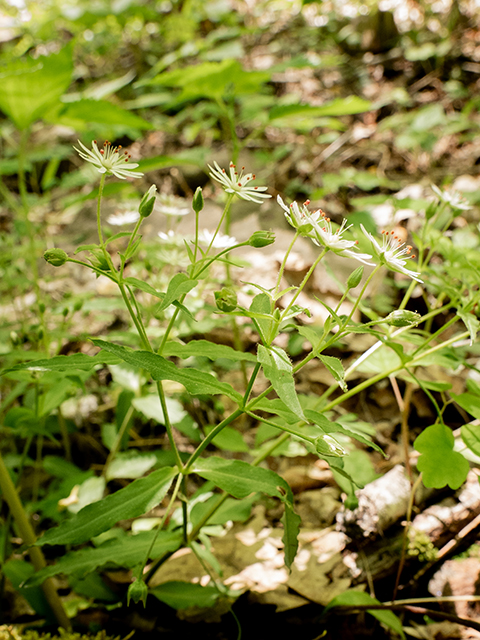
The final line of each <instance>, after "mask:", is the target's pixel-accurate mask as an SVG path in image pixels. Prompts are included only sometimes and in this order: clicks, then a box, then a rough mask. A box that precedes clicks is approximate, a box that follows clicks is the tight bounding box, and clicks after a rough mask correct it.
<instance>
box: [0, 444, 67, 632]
mask: <svg viewBox="0 0 480 640" xmlns="http://www.w3.org/2000/svg"><path fill="white" fill-rule="evenodd" d="M0 489H1V490H2V493H3V497H4V498H5V500H6V502H7V504H8V507H9V509H10V512H11V514H12V516H13V518H14V519H15V522H16V525H17V527H18V530H19V531H20V535H21V536H22V539H23V542H24V544H26V545H28V546H29V547H30V549H29V550H28V553H29V555H30V559H31V561H32V564H33V566H34V568H35V570H36V571H40V570H41V569H43V568H44V567H46V566H47V563H46V562H45V558H44V557H43V553H42V551H41V549H40V548H39V547H34V546H32V545H34V544H35V542H36V541H37V538H36V536H35V532H34V531H33V529H32V525H31V524H30V521H29V520H28V517H27V514H26V513H25V510H24V508H23V506H22V503H21V502H20V498H19V497H18V493H17V490H16V489H15V486H14V484H13V482H12V479H11V478H10V474H9V473H8V470H7V467H6V466H5V463H4V462H3V458H2V456H1V455H0ZM42 590H43V592H44V594H45V597H46V599H47V602H48V604H49V605H50V607H51V609H52V611H53V613H54V615H55V618H56V620H57V622H58V624H59V625H60V626H61V627H63V628H64V629H67V631H70V630H71V628H72V627H71V625H70V620H69V619H68V616H67V614H66V612H65V609H64V608H63V604H62V601H61V600H60V598H59V597H58V593H57V590H56V588H55V583H54V582H53V580H52V578H47V579H46V580H45V581H44V582H43V584H42Z"/></svg>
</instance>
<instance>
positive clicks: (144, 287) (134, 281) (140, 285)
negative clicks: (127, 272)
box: [124, 277, 165, 300]
mask: <svg viewBox="0 0 480 640" xmlns="http://www.w3.org/2000/svg"><path fill="white" fill-rule="evenodd" d="M124 282H125V284H128V285H129V286H130V287H135V288H136V289H140V290H141V291H145V293H149V294H150V295H151V296H155V297H156V298H160V300H163V298H164V297H165V294H164V293H162V292H161V291H157V290H156V289H154V288H153V287H152V286H151V285H149V284H148V283H147V282H144V281H143V280H139V279H138V278H132V277H130V278H125V280H124Z"/></svg>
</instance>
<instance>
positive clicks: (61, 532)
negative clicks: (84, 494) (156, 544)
mask: <svg viewBox="0 0 480 640" xmlns="http://www.w3.org/2000/svg"><path fill="white" fill-rule="evenodd" d="M177 473H178V471H177V469H175V468H173V467H163V468H162V469H158V470H157V471H154V472H153V473H151V474H150V475H148V476H147V477H146V478H139V479H138V480H135V481H134V482H132V483H131V484H129V485H128V486H127V487H125V488H124V489H120V491H117V492H116V493H113V494H111V495H109V496H107V497H106V498H103V500H99V501H98V502H94V503H93V504H89V505H87V506H86V507H84V508H83V509H81V510H80V511H79V512H78V513H77V514H76V515H75V516H74V517H73V518H71V519H70V520H67V521H66V522H64V523H62V524H61V525H59V526H58V527H55V528H54V529H50V530H49V531H47V532H46V533H45V534H44V535H43V536H42V537H41V538H40V539H39V540H37V542H36V545H37V546H41V545H44V544H52V545H53V544H80V543H81V542H85V541H86V540H90V539H91V538H93V537H94V536H98V535H99V534H100V533H103V532H104V531H108V529H110V528H111V527H113V525H114V524H116V523H117V522H119V521H120V520H128V519H129V518H136V517H138V516H141V515H143V514H144V513H146V512H147V511H150V509H152V508H153V507H155V506H156V505H158V503H159V502H161V501H162V500H163V498H164V497H165V494H166V493H167V491H168V489H169V488H170V485H171V484H172V480H173V478H174V477H175V476H176V475H177Z"/></svg>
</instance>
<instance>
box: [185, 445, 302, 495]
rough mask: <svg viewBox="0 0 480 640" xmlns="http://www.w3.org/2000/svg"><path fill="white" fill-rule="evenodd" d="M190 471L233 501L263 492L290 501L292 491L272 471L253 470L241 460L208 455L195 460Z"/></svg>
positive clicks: (256, 468) (258, 468) (254, 468)
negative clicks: (231, 497) (209, 482)
mask: <svg viewBox="0 0 480 640" xmlns="http://www.w3.org/2000/svg"><path fill="white" fill-rule="evenodd" d="M192 471H193V472H194V473H196V474H198V475H199V476H201V477H202V478H206V479H207V480H211V481H212V482H213V483H214V484H215V485H216V486H217V487H220V489H223V490H224V491H226V492H227V493H229V494H230V495H232V496H233V497H234V498H246V497H247V496H249V495H250V494H251V493H257V492H260V493H265V494H266V495H268V496H275V497H276V498H280V499H281V500H285V496H287V499H289V500H290V502H291V501H292V491H291V489H290V487H289V486H288V484H287V482H285V480H284V479H283V478H281V477H280V476H279V475H278V474H276V473H275V472H274V471H270V470H269V469H263V468H261V467H253V466H252V465H251V464H248V462H243V461H242V460H224V459H223V458H218V457H216V456H212V457H210V458H205V459H200V460H197V461H196V462H195V464H194V466H193V468H192Z"/></svg>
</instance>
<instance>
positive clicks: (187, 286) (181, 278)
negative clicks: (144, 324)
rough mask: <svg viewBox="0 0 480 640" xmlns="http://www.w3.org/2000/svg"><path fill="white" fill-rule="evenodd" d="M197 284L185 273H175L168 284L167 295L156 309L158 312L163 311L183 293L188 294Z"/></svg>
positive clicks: (196, 281)
mask: <svg viewBox="0 0 480 640" xmlns="http://www.w3.org/2000/svg"><path fill="white" fill-rule="evenodd" d="M197 284H198V280H190V278H189V277H188V276H187V274H186V273H177V274H176V275H174V276H173V278H172V279H171V280H170V282H169V284H168V289H167V293H166V294H165V297H164V299H163V301H162V303H161V304H160V306H159V307H158V311H163V310H164V309H166V308H167V307H168V306H169V305H171V304H172V302H173V301H174V300H178V299H179V298H181V297H182V295H183V294H184V293H188V292H189V291H191V290H192V289H193V288H194V287H196V286H197Z"/></svg>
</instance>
